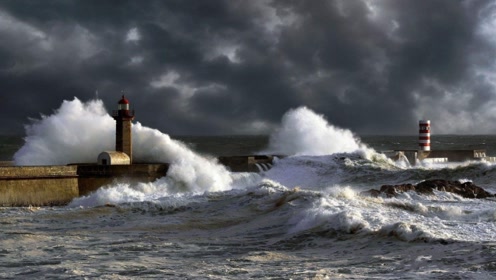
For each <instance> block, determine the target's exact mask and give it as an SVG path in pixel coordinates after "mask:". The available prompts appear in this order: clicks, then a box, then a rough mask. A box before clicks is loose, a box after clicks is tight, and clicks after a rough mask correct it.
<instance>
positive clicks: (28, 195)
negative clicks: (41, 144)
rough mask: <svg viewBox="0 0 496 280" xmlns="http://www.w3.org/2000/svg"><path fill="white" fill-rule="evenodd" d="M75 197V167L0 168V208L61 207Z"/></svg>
mask: <svg viewBox="0 0 496 280" xmlns="http://www.w3.org/2000/svg"><path fill="white" fill-rule="evenodd" d="M77 196H79V190H78V177H77V172H76V167H75V166H5V167H1V168H0V206H45V205H64V204H67V203H69V202H70V201H71V200H72V199H73V198H74V197H77Z"/></svg>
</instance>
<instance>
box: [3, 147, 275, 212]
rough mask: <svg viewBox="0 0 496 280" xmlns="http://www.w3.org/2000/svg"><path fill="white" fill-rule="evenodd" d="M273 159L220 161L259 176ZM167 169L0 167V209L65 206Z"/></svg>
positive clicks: (160, 165) (141, 166)
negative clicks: (4, 207)
mask: <svg viewBox="0 0 496 280" xmlns="http://www.w3.org/2000/svg"><path fill="white" fill-rule="evenodd" d="M273 159H274V156H265V155H256V156H232V157H221V158H219V162H220V163H222V164H224V165H225V166H227V167H228V168H229V169H230V170H231V171H233V172H260V171H265V170H268V169H270V168H271V166H272V162H273ZM168 169H169V165H168V164H165V163H144V164H131V165H97V164H71V165H68V166H0V206H48V205H65V204H67V203H69V202H70V201H71V200H72V199H74V198H76V197H79V196H84V195H88V194H90V193H91V192H94V191H96V190H98V189H99V188H101V187H105V186H107V185H110V184H113V183H118V182H126V183H138V182H144V183H146V182H152V181H155V180H156V179H158V178H161V177H164V176H166V175H167V171H168Z"/></svg>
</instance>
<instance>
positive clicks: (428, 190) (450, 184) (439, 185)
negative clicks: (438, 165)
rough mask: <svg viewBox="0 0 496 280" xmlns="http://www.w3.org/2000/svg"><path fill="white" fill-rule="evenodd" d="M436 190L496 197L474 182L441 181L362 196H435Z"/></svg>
mask: <svg viewBox="0 0 496 280" xmlns="http://www.w3.org/2000/svg"><path fill="white" fill-rule="evenodd" d="M434 190H438V191H445V192H451V193H455V194H457V195H460V196H462V197H464V198H487V197H494V196H495V195H494V194H491V193H489V192H487V191H486V190H484V189H483V188H481V187H478V186H476V185H475V184H474V183H472V182H465V183H460V182H459V181H448V180H441V179H436V180H426V181H423V182H421V183H418V184H417V185H412V184H402V185H383V186H382V187H381V189H380V190H375V189H371V190H368V191H364V192H362V193H361V195H366V196H372V197H377V196H379V195H381V194H385V195H386V196H387V197H394V196H396V195H397V194H399V193H402V192H408V191H415V192H417V193H418V194H425V195H433V194H434Z"/></svg>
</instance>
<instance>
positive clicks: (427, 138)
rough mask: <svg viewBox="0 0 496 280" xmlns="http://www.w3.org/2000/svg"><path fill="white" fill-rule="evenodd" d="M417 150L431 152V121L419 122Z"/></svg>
mask: <svg viewBox="0 0 496 280" xmlns="http://www.w3.org/2000/svg"><path fill="white" fill-rule="evenodd" d="M419 150H421V151H430V150H431V121H430V120H421V121H419Z"/></svg>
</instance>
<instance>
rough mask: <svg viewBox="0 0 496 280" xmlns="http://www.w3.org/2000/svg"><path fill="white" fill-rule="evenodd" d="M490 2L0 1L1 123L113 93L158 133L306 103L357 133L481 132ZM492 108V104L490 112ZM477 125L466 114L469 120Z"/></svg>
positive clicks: (228, 125)
mask: <svg viewBox="0 0 496 280" xmlns="http://www.w3.org/2000/svg"><path fill="white" fill-rule="evenodd" d="M495 7H496V5H495V3H494V2H493V1H451V0H444V1H443V0H434V1H427V0H426V1H407V0H397V1H394V0H383V1H373V0H369V1H366V0H363V1H359V0H357V1H343V0H341V1H338V0H335V1H220V0H219V1H192V0H191V1H93V0H89V1H55V0H52V1H28V0H15V1H7V0H4V1H1V2H0V38H1V40H0V91H1V99H0V101H2V103H3V104H4V107H3V108H2V110H3V112H2V115H3V116H4V120H5V121H4V126H2V130H1V131H0V133H12V132H16V133H22V125H21V124H22V123H26V122H27V118H28V117H37V116H39V113H43V114H49V113H51V112H52V111H53V110H54V109H56V108H57V107H58V106H59V104H60V103H61V102H62V100H64V99H66V100H67V99H72V98H73V97H74V96H77V97H78V98H80V99H82V100H88V99H91V98H93V97H95V95H96V91H98V97H99V98H101V99H103V101H104V102H105V104H106V106H107V109H108V110H112V109H114V108H113V107H114V105H115V103H116V101H117V100H118V98H119V96H120V94H121V93H122V92H123V93H125V94H126V95H127V96H128V97H129V99H130V100H131V102H132V104H133V106H134V108H135V109H136V111H137V120H138V121H140V122H142V123H143V124H145V125H148V126H151V127H155V128H158V129H160V130H161V131H163V132H166V133H171V134H219V133H221V134H230V133H259V132H262V133H266V132H268V131H269V130H270V129H271V128H272V127H273V126H274V125H276V124H277V123H278V122H279V121H280V118H281V116H282V115H283V114H284V112H286V111H287V110H288V109H290V108H295V107H298V106H308V107H309V108H311V109H313V110H315V111H316V112H317V113H320V114H324V115H325V116H326V118H327V119H328V120H329V121H330V122H331V123H333V124H335V125H338V126H341V127H346V128H350V129H352V130H353V131H355V132H357V133H392V134H396V133H410V134H414V133H415V130H416V127H415V126H416V122H417V120H418V119H419V118H430V119H431V120H432V122H433V126H434V129H436V130H437V131H439V132H444V133H492V131H490V130H491V129H493V130H494V129H496V127H494V126H495V125H494V123H496V122H494V120H496V114H495V113H496V109H495V110H493V109H492V108H493V107H494V106H493V105H496V98H495V97H496V92H495V90H494V82H496V81H495V78H496V76H493V75H492V72H493V71H494V66H495V64H494V57H495V56H494V54H495V49H496V40H495V39H493V38H495V36H494V35H496V32H494V31H493V28H492V27H495V26H496V21H492V18H493V17H494V16H493V15H494V14H495V13H496V8H495ZM493 111H494V112H493ZM473 123H477V125H473Z"/></svg>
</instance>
